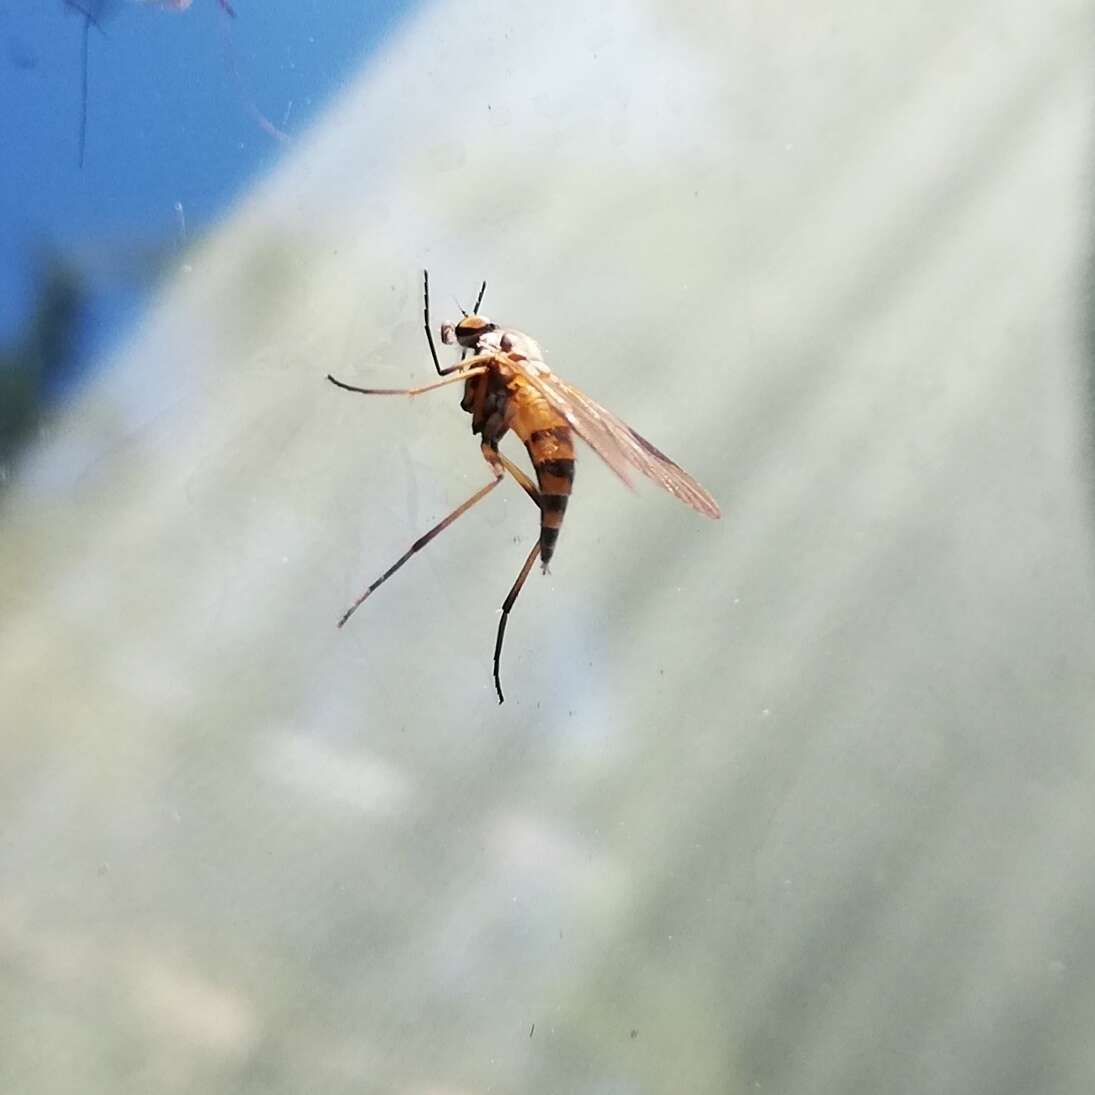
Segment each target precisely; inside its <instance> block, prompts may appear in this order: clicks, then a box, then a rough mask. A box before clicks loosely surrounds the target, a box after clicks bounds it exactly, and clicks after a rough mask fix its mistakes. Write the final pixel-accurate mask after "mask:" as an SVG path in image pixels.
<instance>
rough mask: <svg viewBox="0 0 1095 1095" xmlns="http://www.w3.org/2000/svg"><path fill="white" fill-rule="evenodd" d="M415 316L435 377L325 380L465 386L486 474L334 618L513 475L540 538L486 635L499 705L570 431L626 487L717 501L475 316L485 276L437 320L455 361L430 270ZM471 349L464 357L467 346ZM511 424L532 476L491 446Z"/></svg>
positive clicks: (568, 480)
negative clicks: (440, 351)
mask: <svg viewBox="0 0 1095 1095" xmlns="http://www.w3.org/2000/svg"><path fill="white" fill-rule="evenodd" d="M422 281H423V300H424V304H423V323H424V326H425V330H426V341H427V342H428V343H429V347H430V356H431V357H432V358H433V367H434V369H435V370H436V371H437V375H438V376H439V377H440V378H441V379H440V380H435V381H434V382H433V383H431V384H424V385H422V386H421V387H418V388H358V387H356V386H354V385H352V384H345V383H343V382H342V381H341V380H337V379H335V377H333V376H331V375H330V374H329V373H328V375H327V379H328V380H329V381H330V382H331V383H332V384H334V385H336V386H337V387H339V388H343V389H344V390H346V391H348V392H357V393H359V394H361V395H409V396H416V395H422V394H423V393H424V392H430V391H433V390H434V389H435V388H443V387H444V386H445V385H447V384H459V383H463V385H464V397H463V399H462V400H461V401H460V406H461V408H462V409H463V410H465V411H467V413H468V414H470V415H471V429H472V433H473V434H477V435H478V436H479V447H480V451H481V452H482V454H483V458H484V459H485V460H486V462H487V464H488V466H489V467H490V470H491V473H492V475H493V478H492V479H491V481H490V482H489V483H487V485H486V486H484V487H480V488H479V490H477V491H476V492H475V493H474V494H473V495H472V496H471V497H470V498H468V499H467V500H466V501H464V502H462V503H461V504H460V505H459V506H457V507H456V509H454V510H453V511H452V513H450V514H449V515H448V516H447V517H446V518H444V519H443V520H442V521H440V522H439V523H438V524H436V525H434V527H433V528H431V529H430V530H429V532H427V533H425V534H424V535H422V536H420V537H419V538H418V539H417V540H416V541H415V542H414V543H413V544H412V545H411V546H410V548H408V549H407V551H406V552H404V554H403V555H402V556H400V558H399V559H397V560H396V562H395V563H393V564H392V565H391V566H390V567H389V568H388V569H387V570H386V571H385V572H384V573H383V574H382V575H381V576H380V577H379V578H377V580H376V581H375V582H373V584H372V585H371V586H369V588H368V589H366V590H365V592H364V593H362V594H361V596H360V597H358V598H357V600H356V601H354V603H353V604H352V605H350V607H349V608H348V609H347V610H346V612H345V613H343V615H342V618H341V619H340V620H339V621H338V626H339V627H342V626H343V625H344V624H345V623H346V621H347V620H348V619H349V618H350V617H351V616H352V615H353V614H354V612H356V611H357V609H358V608H359V607H360V606H361V604H363V603H364V601H365V600H366V599H367V598H368V597H369V596H370V595H371V594H372V593H373V592H375V591H376V589H378V588H379V587H380V586H381V585H383V584H384V583H385V582H386V581H387V580H388V579H389V578H390V577H391V576H392V575H393V574H394V573H395V572H396V571H397V570H399V568H400V567H401V566H403V564H404V563H405V562H407V560H408V559H410V558H411V556H412V555H414V554H415V553H416V552H419V551H421V550H422V549H423V548H424V547H425V546H426V545H427V544H428V543H429V542H430V541H431V540H433V538H434V537H435V536H437V535H438V534H439V533H441V532H443V531H444V530H445V529H447V528H448V527H449V525H451V524H452V523H453V522H454V521H455V520H456V519H457V518H458V517H460V516H462V515H463V514H465V513H467V511H468V510H469V509H471V507H472V506H474V505H475V504H476V503H477V502H479V501H481V500H482V499H483V498H485V497H486V496H487V495H488V494H489V493H490V492H491V491H492V490H493V489H494V488H495V487H496V486H498V484H499V483H500V482H501V481H502V479H503V478H504V477H505V474H506V472H509V474H510V475H511V476H512V477H513V479H514V480H515V481H516V482H517V484H518V485H519V486H520V487H521V489H522V490H524V492H525V493H526V494H527V495H528V496H529V497H530V498H531V499H532V500H533V502H534V503H535V504H536V506H537V508H538V509H539V510H540V536H539V538H538V539H537V541H536V543H535V544H534V545H533V548H532V551H530V552H529V556H528V558H527V559H526V560H525V562H524V565H523V566H522V567H521V570H520V573H519V574H518V575H517V580H516V581H515V582H514V583H513V587H512V588H511V589H510V591H509V594H508V595H507V596H506V599H505V601H504V602H503V603H502V616H501V618H500V619H499V621H498V633H497V635H496V637H495V642H494V687H495V690H496V691H497V693H498V702H499V703H504V702H505V697H504V696H503V694H502V681H501V677H500V663H501V658H502V640H503V638H504V637H505V633H506V623H507V621H508V620H509V614H510V611H511V610H512V608H513V605H514V602H515V601H516V600H517V596H518V594H519V593H520V592H521V587H522V586H523V585H524V584H525V579H526V578H528V576H529V572H530V571H531V570H532V567H533V565H534V564H535V562H536V560H537V558H539V559H540V562H541V564H542V567H543V570H544V572H545V573H546V572H547V568H548V563H549V562H550V561H551V558H552V556H553V555H554V554H555V544H556V541H557V540H558V539H559V530H560V529H561V528H562V524H563V516H564V514H565V513H566V508H567V502H568V500H569V498H570V493H571V488H572V486H573V484H574V434H577V435H578V436H579V437H580V438H582V440H583V441H585V442H586V443H587V444H588V445H589V446H590V448H592V449H593V451H594V452H595V453H596V454H597V455H598V456H599V457H600V458H601V459H602V460H603V461H604V462H605V463H606V464H607V465H608V466H609V467H610V468H611V469H612V471H613V472H615V473H616V475H617V476H618V477H619V478H620V479H621V480H622V481H623V483H624V484H625V485H627V486H628V487H630V486H631V479H630V474H631V473H632V472H634V471H640V472H642V474H643V475H645V476H647V477H648V478H650V479H653V480H654V482H655V483H657V484H658V486H660V487H662V488H663V489H664V490H667V491H669V493H670V494H672V495H674V496H675V497H677V498H679V499H680V500H681V501H682V502H685V503H686V504H687V505H689V506H691V507H692V508H693V509H694V510H697V511H698V512H700V513H702V514H704V515H705V516H706V517H715V518H717V517H720V516H721V514H720V512H719V507H718V504H717V503H716V502H715V499H714V498H712V497H711V495H710V494H708V492H707V491H706V490H704V488H703V487H701V486H700V484H699V483H697V482H696V480H695V479H693V478H692V476H690V475H689V474H688V472H686V471H685V470H684V469H683V468H681V467H679V466H678V465H677V464H675V463H674V462H673V461H672V460H670V459H669V457H668V456H666V455H665V453H663V452H661V450H659V449H657V448H655V447H654V446H653V445H652V444H651V443H650V442H649V441H647V440H646V438H644V437H641V436H640V435H639V434H638V433H636V432H635V431H634V430H633V429H632V428H631V427H630V426H628V425H627V423H626V422H623V421H622V420H621V419H619V418H617V417H616V416H615V415H614V414H612V413H611V412H610V411H607V410H605V408H604V407H602V406H601V405H600V404H598V403H595V402H594V401H593V400H592V399H590V398H589V396H588V395H586V394H585V393H584V392H581V391H579V390H578V389H577V388H575V387H574V386H573V385H570V384H567V383H566V382H565V381H562V380H560V379H559V378H558V377H557V376H556V375H555V374H554V373H553V372H552V371H551V370H550V369H549V368H548V367H547V365H546V364H544V358H543V353H542V351H541V350H540V347H539V346H538V345H537V343H536V341H535V340H534V339H532V338H530V337H529V336H528V335H526V334H523V333H522V332H520V331H515V330H513V329H512V328H508V327H501V326H499V325H498V324H496V323H493V322H492V321H491V320H489V319H487V317H486V316H483V315H480V314H479V307H480V305H481V304H482V303H483V294H484V293H485V292H486V290H487V283H486V282H483V286H482V288H481V289H480V290H479V297H478V299H477V300H476V302H475V310H474V311H473V312H472V313H471V314H470V315H469V314H468V313H464V317H463V319H461V320H460V322H459V323H455V324H453V323H443V324H441V328H440V333H441V341H442V343H444V344H445V345H459V346H460V347H461V348H462V351H463V353H462V355H461V358H460V360H459V361H458V362H457V363H456V364H455V365H449V366H447V367H446V368H442V367H441V362H440V361H439V360H438V357H437V348H436V346H435V345H434V341H433V332H432V330H431V328H430V277H429V272H428V271H425V272H424V273H423V279H422ZM469 351H470V353H471V356H470V357H468V356H467V355H468V353H469ZM511 430H512V431H513V432H514V433H515V434H516V435H517V436H518V437H519V438H520V440H521V441H522V442H523V443H524V446H525V448H526V449H527V450H528V454H529V458H530V460H531V461H532V466H533V469H534V470H535V472H536V482H535V483H534V482H533V481H532V479H531V478H530V477H529V476H528V475H526V474H525V473H524V472H523V471H522V470H521V469H520V468H519V467H518V466H517V465H516V464H514V463H513V461H512V460H510V459H509V458H508V457H506V456H505V455H504V454H503V453H501V452H499V451H498V443H499V442H500V441H501V440H502V438H503V437H504V436H505V435H506V434H507V433H508V432H509V431H511Z"/></svg>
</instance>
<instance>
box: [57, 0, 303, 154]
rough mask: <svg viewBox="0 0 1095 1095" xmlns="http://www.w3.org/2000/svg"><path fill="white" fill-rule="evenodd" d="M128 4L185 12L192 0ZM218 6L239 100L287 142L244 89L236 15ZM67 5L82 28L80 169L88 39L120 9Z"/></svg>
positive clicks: (224, 2)
mask: <svg viewBox="0 0 1095 1095" xmlns="http://www.w3.org/2000/svg"><path fill="white" fill-rule="evenodd" d="M129 2H130V4H131V5H133V6H135V7H141V8H156V9H158V10H160V11H177V12H184V11H188V10H189V8H190V6H191V4H192V3H193V0H129ZM216 2H217V6H218V7H219V8H220V9H221V11H222V12H224V15H225V17H226V18H225V19H224V20H223V26H222V28H221V33H222V35H223V39H224V56H225V63H226V64H227V66H228V70H229V73H230V75H231V76H232V79H233V81H234V82H235V84H236V88H237V91H238V92H239V95H240V99H241V101H242V103H243V105H244V107H245V109H246V110H247V112H248V113H249V114H250V115H251V117H252V118H253V119H254V121H255V123H256V124H257V125H258V127H259V128H260V129H261V130H263V132H265V133H267V134H269V135H270V136H271V137H273V138H275V140H278V141H281V142H282V143H285V144H287V143H289V140H290V138H289V135H288V134H287V133H285V132H284V131H282V130H281V129H279V128H278V127H277V126H276V125H274V123H273V122H272V121H270V119H269V118H267V117H266V115H265V114H263V112H262V111H261V110H260V109H259V106H258V104H257V103H256V102H255V99H254V96H253V95H251V93H250V92H249V91H248V90H247V86H246V85H245V83H244V80H243V77H242V75H241V74H240V67H239V64H238V61H237V56H236V47H235V44H234V42H233V39H232V28H231V21H232V20H233V19H235V18H236V9H235V8H234V7H233V6H232V4H231V3H230V2H229V0H216ZM64 4H65V6H66V7H67V8H69V9H71V10H72V11H74V12H76V13H77V14H78V15H80V16H81V17H82V20H83V29H82V32H81V39H80V123H79V130H78V153H77V162H78V165H79V166H80V167H81V168H83V166H84V156H85V152H86V150H87V107H88V39H89V37H90V35H91V28H92V27H95V29H96V30H98V31H99V32H100V33H102V32H103V24H104V22H105V21H106V19H107V18H108V17H109V16H111V15H113V14H114V13H115V12H116V11H117V10H120V9H119V0H64Z"/></svg>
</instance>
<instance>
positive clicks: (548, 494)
mask: <svg viewBox="0 0 1095 1095" xmlns="http://www.w3.org/2000/svg"><path fill="white" fill-rule="evenodd" d="M524 440H525V447H526V448H527V449H528V454H529V457H530V458H531V459H532V466H533V467H534V468H535V469H536V481H537V483H538V484H539V486H540V561H541V562H542V563H543V564H544V566H545V567H546V566H547V564H548V562H549V561H550V560H551V557H552V555H553V554H554V553H555V541H556V540H558V539H559V529H560V528H562V525H563V514H565V513H566V509H567V499H568V498H569V497H570V489H571V486H572V484H573V483H574V439H573V437H572V436H571V432H570V427H569V426H566V425H561V424H559V425H554V426H547V427H545V428H543V429H538V430H533V431H532V432H531V433H530V434H529V435H528V437H527V438H526V439H524Z"/></svg>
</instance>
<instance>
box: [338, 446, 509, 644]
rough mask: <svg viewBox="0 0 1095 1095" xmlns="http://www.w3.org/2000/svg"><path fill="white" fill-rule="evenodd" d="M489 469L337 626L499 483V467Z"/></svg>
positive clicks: (347, 612)
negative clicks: (483, 482)
mask: <svg viewBox="0 0 1095 1095" xmlns="http://www.w3.org/2000/svg"><path fill="white" fill-rule="evenodd" d="M491 470H492V471H493V472H494V478H493V479H492V480H491V481H490V482H489V483H488V484H487V485H486V486H485V487H480V488H479V490H477V491H476V492H475V493H474V494H473V495H472V496H471V497H470V498H469V499H468V500H467V501H466V502H462V503H461V504H460V505H459V506H457V507H456V509H454V510H453V511H452V513H450V514H449V515H448V517H446V518H445V519H444V520H443V521H439V522H438V523H437V524H436V525H434V526H433V528H432V529H430V531H429V532H427V533H425V534H424V535H422V536H420V537H419V538H418V539H417V540H415V542H414V543H413V544H411V546H410V548H408V549H407V551H405V552H404V553H403V554H402V555H401V556H400V557H399V559H398V560H396V562H395V563H393V564H392V565H391V566H390V567H388V569H387V570H386V571H384V573H383V574H381V576H380V577H379V578H377V580H376V581H375V582H373V584H372V585H371V586H369V588H368V589H367V590H365V592H364V593H362V594H361V596H360V597H358V599H357V600H356V601H354V603H353V604H352V605H350V607H349V608H348V609H347V610H346V611H345V612H344V613H343V614H342V619H340V620H339V621H338V626H339V627H342V625H343V624H344V623H346V621H347V620H348V619H349V618H350V617H351V616H352V615H353V614H354V613H355V612H356V611H357V610H358V608H359V607H360V605H361V604H362V603H363V602H364V601H365V600H366V598H368V596H369V595H370V594H371V593H372V592H373V591H374V590H376V589H378V588H379V587H380V586H382V585H383V584H384V583H385V582H386V581H387V580H388V579H389V578H390V577H391V576H392V575H393V574H394V573H395V572H396V571H397V570H398V569H399V568H400V567H401V566H402V565H403V564H404V563H405V562H406V561H407V560H408V559H409V558H410V557H411V556H412V555H414V554H415V552H417V551H421V550H422V549H423V548H424V547H425V546H426V545H427V544H428V543H429V542H430V541H431V540H432V539H433V538H434V537H435V536H436V535H437V534H438V533H439V532H444V531H445V529H447V528H448V527H449V525H451V524H452V523H453V521H455V520H456V519H457V517H459V516H460V515H461V514H464V513H467V511H468V510H470V509H471V507H472V506H474V505H475V503H476V502H479V501H481V500H482V499H483V498H485V497H486V496H487V495H488V494H489V493H490V492H491V491H492V490H494V488H495V487H496V486H498V484H499V483H501V482H502V473H501V469H499V468H496V467H495V466H494V465H493V464H492V465H491Z"/></svg>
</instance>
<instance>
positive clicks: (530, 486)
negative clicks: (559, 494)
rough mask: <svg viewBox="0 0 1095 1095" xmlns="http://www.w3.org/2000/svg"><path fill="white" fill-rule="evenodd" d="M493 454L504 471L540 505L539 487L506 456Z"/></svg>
mask: <svg viewBox="0 0 1095 1095" xmlns="http://www.w3.org/2000/svg"><path fill="white" fill-rule="evenodd" d="M495 455H496V456H497V457H498V459H499V460H501V461H502V464H503V466H504V467H505V469H506V471H508V472H509V473H510V475H512V476H513V478H514V479H515V480H516V481H517V485H518V486H519V487H520V488H521V489H522V490H523V491H524V492H525V494H527V495H528V496H529V497H530V498H531V499H532V500H533V501H534V502H535V503H536V505H537V506H539V505H540V489H539V487H537V486H536V484H535V483H534V482H533V481H532V480H531V479H530V478H529V477H528V476H527V475H526V474H525V473H524V472H523V471H522V470H521V469H520V468H519V467H518V466H517V465H516V464H515V463H514V462H513V461H512V460H510V459H509V457H507V456H503V455H502V453H500V452H496V453H495Z"/></svg>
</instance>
